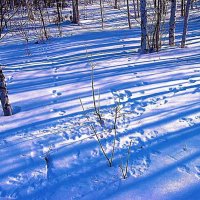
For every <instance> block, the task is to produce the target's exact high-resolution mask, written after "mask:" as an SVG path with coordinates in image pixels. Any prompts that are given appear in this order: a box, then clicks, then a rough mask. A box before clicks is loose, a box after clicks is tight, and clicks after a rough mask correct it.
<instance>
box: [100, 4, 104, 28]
mask: <svg viewBox="0 0 200 200" xmlns="http://www.w3.org/2000/svg"><path fill="white" fill-rule="evenodd" d="M100 11H101V27H102V29H103V28H104V20H103V5H102V0H100Z"/></svg>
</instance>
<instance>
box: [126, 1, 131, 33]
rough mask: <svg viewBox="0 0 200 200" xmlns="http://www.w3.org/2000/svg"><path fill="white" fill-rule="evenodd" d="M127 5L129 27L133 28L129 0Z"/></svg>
mask: <svg viewBox="0 0 200 200" xmlns="http://www.w3.org/2000/svg"><path fill="white" fill-rule="evenodd" d="M126 6H127V15H128V27H129V28H130V29H131V19H130V8H129V0H126Z"/></svg>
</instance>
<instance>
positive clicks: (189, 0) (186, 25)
mask: <svg viewBox="0 0 200 200" xmlns="http://www.w3.org/2000/svg"><path fill="white" fill-rule="evenodd" d="M190 3H191V0H187V4H186V11H185V18H184V25H183V35H182V41H181V48H184V47H185V41H186V34H187V29H188V19H189V11H190Z"/></svg>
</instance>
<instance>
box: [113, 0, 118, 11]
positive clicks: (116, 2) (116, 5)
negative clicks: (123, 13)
mask: <svg viewBox="0 0 200 200" xmlns="http://www.w3.org/2000/svg"><path fill="white" fill-rule="evenodd" d="M117 8H118V0H115V5H114V9H117Z"/></svg>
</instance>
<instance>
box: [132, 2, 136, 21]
mask: <svg viewBox="0 0 200 200" xmlns="http://www.w3.org/2000/svg"><path fill="white" fill-rule="evenodd" d="M133 10H134V16H135V19H136V18H137V11H136V3H135V0H133Z"/></svg>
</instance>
